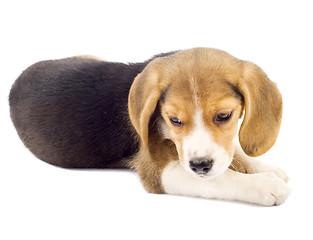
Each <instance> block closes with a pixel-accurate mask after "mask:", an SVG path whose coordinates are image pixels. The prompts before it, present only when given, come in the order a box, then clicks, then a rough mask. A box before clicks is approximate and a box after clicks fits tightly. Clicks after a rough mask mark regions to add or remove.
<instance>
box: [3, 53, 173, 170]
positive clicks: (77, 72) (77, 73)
mask: <svg viewBox="0 0 313 240" xmlns="http://www.w3.org/2000/svg"><path fill="white" fill-rule="evenodd" d="M172 53H173V52H171V53H167V54H161V55H157V56H156V57H162V56H166V55H169V54H172ZM152 59H153V58H152ZM152 59H150V60H149V61H151V60H152ZM149 61H146V62H144V63H136V64H123V63H111V62H104V61H97V60H91V59H81V58H67V59H61V60H50V61H43V62H39V63H36V64H34V65H32V66H30V67H29V68H28V69H26V70H25V71H24V72H23V73H22V74H21V75H20V76H19V78H18V79H17V80H16V81H15V83H14V84H13V86H12V89H11V92H10V97H9V102H10V113H11V118H12V121H13V123H14V126H15V128H16V130H17V132H18V135H19V136H20V138H21V139H22V141H23V142H24V144H25V146H26V147H28V148H29V149H30V151H31V152H32V153H33V154H34V155H36V156H37V157H38V158H39V159H41V160H43V161H45V162H48V163H50V164H53V165H56V166H60V167H66V168H117V167H127V159H130V158H131V157H132V156H133V155H134V154H135V153H136V152H137V151H138V150H139V142H138V139H137V135H136V133H135V130H134V129H133V127H132V125H131V123H130V120H129V116H128V93H129V89H130V86H131V84H132V82H133V80H134V78H135V77H136V76H137V74H138V73H140V72H141V71H142V70H143V69H144V67H145V66H146V65H147V64H148V63H149ZM125 160H126V161H125Z"/></svg>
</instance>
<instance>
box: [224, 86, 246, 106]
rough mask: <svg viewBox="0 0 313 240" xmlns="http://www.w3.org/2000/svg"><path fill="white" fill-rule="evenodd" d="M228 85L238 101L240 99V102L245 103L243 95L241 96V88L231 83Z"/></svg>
mask: <svg viewBox="0 0 313 240" xmlns="http://www.w3.org/2000/svg"><path fill="white" fill-rule="evenodd" d="M227 84H228V85H229V86H230V88H231V89H232V91H233V93H234V94H235V97H236V98H237V99H239V100H240V101H242V102H243V101H244V97H243V95H242V94H241V92H240V90H239V88H238V87H237V86H235V85H234V84H232V83H230V82H227Z"/></svg>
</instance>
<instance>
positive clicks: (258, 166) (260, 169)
mask: <svg viewBox="0 0 313 240" xmlns="http://www.w3.org/2000/svg"><path fill="white" fill-rule="evenodd" d="M252 168H253V170H252V171H254V172H255V173H274V174H275V175H276V176H277V177H279V178H281V179H282V180H283V181H285V182H288V180H289V178H288V176H287V174H286V173H285V172H284V171H283V170H282V169H280V168H277V167H273V166H270V165H267V164H265V163H263V162H260V161H257V162H256V163H255V164H254V165H253V167H252Z"/></svg>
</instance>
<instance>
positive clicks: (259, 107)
mask: <svg viewBox="0 0 313 240" xmlns="http://www.w3.org/2000/svg"><path fill="white" fill-rule="evenodd" d="M238 87H239V90H240V92H241V94H242V95H243V97H244V102H245V117H244V120H243V122H242V125H241V128H240V131H239V142H240V145H241V147H242V149H243V150H244V152H245V153H246V154H247V155H249V156H252V157H256V156H259V155H262V154H263V153H265V152H266V151H268V150H269V149H270V148H271V147H272V146H273V145H274V143H275V141H276V138H277V136H278V132H279V129H280V123H281V118H282V97H281V94H280V92H279V90H278V88H277V86H276V84H275V83H273V82H272V81H270V80H269V79H268V77H267V76H266V74H265V73H264V72H263V71H262V69H260V68H259V67H258V66H256V65H255V64H253V63H251V62H244V74H243V78H242V79H241V80H240V81H239V84H238Z"/></svg>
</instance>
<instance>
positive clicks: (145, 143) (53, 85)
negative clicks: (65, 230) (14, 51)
mask: <svg viewBox="0 0 313 240" xmlns="http://www.w3.org/2000/svg"><path fill="white" fill-rule="evenodd" d="M9 101H10V111H11V118H12V121H13V123H14V125H15V127H16V130H17V132H18V134H19V136H20V138H21V139H22V141H23V142H24V144H25V145H26V147H28V148H29V149H30V151H31V152H32V153H33V154H34V155H36V156H37V157H38V158H40V159H42V160H43V161H45V162H47V163H50V164H53V165H56V166H60V167H65V168H131V169H134V170H135V171H136V172H137V173H138V174H139V176H140V178H141V181H142V183H143V186H144V187H145V189H146V190H147V191H148V192H150V193H168V194H177V195H186V196H194V197H203V198H211V199H224V200H233V201H243V202H248V203H254V204H260V205H264V206H272V205H279V204H281V203H282V202H284V200H285V199H286V198H287V197H288V195H289V193H290V189H289V187H288V186H287V184H286V182H287V180H288V178H287V176H286V174H285V173H284V172H283V171H282V170H280V169H278V168H275V167H272V166H268V165H266V164H264V163H262V162H260V161H258V160H256V159H254V158H253V157H256V156H259V155H261V154H263V153H265V152H266V151H268V150H269V149H270V148H271V147H272V146H273V144H274V143H275V141H276V138H277V135H278V132H279V128H280V123H281V118H282V98H281V95H280V93H279V90H278V88H277V86H276V84H274V83H273V82H272V81H270V80H269V79H268V77H267V76H266V74H265V73H264V72H263V71H262V70H261V69H260V68H259V67H258V66H256V65H255V64H253V63H251V62H247V61H242V60H238V59H236V58H235V57H233V56H231V55H229V54H228V53H226V52H223V51H220V50H216V49H208V48H194V49H189V50H183V51H177V52H170V53H166V54H160V55H157V56H155V57H153V58H152V59H149V60H148V61H146V62H143V63H136V64H123V63H113V62H106V61H104V60H101V59H98V58H94V57H90V56H87V57H84V56H82V57H74V58H67V59H61V60H51V61H43V62H39V63H36V64H34V65H32V66H31V67H29V68H28V69H27V70H25V71H24V72H23V73H22V74H21V76H20V77H19V78H18V79H17V80H16V81H15V83H14V84H13V86H12V89H11V92H10V97H9ZM242 116H243V121H242V124H241V126H240V130H239V142H240V146H239V145H236V144H235V142H234V138H235V136H236V134H237V125H238V120H239V119H240V118H241V117H242Z"/></svg>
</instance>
